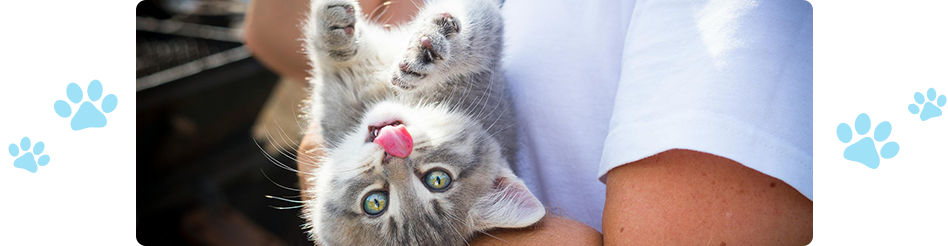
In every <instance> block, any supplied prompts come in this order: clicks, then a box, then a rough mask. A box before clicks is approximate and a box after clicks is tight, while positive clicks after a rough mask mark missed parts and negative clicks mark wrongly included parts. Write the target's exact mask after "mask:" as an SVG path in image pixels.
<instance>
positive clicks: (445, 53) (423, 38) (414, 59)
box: [392, 13, 461, 90]
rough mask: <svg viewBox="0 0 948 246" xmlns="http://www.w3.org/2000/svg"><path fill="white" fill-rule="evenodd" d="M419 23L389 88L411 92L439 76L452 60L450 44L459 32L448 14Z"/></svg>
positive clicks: (455, 20) (457, 24)
mask: <svg viewBox="0 0 948 246" xmlns="http://www.w3.org/2000/svg"><path fill="white" fill-rule="evenodd" d="M422 23H424V24H423V25H421V26H420V27H419V29H418V30H417V31H416V34H415V35H413V36H412V37H413V40H412V41H411V42H410V43H409V46H408V51H406V52H405V57H404V58H403V59H402V61H401V62H399V63H398V69H397V70H396V71H395V76H394V77H393V78H392V85H395V86H398V87H401V88H402V89H406V90H410V89H414V88H416V87H418V86H420V85H419V83H418V81H419V80H422V79H424V78H426V77H429V76H436V75H438V73H439V72H440V70H439V69H440V68H442V67H445V66H444V63H445V62H446V61H447V60H450V59H451V42H454V40H453V39H454V37H455V36H456V34H457V33H458V32H460V30H461V24H460V22H459V21H458V19H457V18H455V17H454V16H452V15H451V14H449V13H441V14H437V15H435V16H433V17H431V18H429V20H427V21H425V22H422Z"/></svg>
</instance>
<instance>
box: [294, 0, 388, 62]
mask: <svg viewBox="0 0 948 246" xmlns="http://www.w3.org/2000/svg"><path fill="white" fill-rule="evenodd" d="M310 8H311V10H310V11H311V12H310V17H309V19H308V20H307V22H306V23H305V26H304V35H305V40H306V45H307V50H306V51H307V53H308V54H309V56H310V60H312V61H314V62H317V63H330V64H314V65H335V64H334V63H338V62H346V61H350V60H352V59H353V58H354V57H356V56H357V54H359V53H360V52H371V51H369V50H367V49H366V48H365V47H364V46H360V45H359V43H360V41H361V39H362V38H363V37H366V36H371V35H363V32H366V31H367V30H364V29H372V30H371V31H375V30H376V29H377V28H375V27H372V28H368V26H366V23H365V21H364V20H363V19H362V18H363V17H362V11H361V9H360V8H359V4H358V3H357V2H356V1H355V0H314V1H312V3H311V7H310Z"/></svg>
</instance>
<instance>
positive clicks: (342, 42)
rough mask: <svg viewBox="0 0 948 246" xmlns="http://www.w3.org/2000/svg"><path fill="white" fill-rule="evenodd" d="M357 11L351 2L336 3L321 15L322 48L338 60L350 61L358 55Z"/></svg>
mask: <svg viewBox="0 0 948 246" xmlns="http://www.w3.org/2000/svg"><path fill="white" fill-rule="evenodd" d="M356 11H357V9H356V7H355V6H354V5H353V4H351V3H350V2H349V1H334V2H333V3H328V4H326V7H325V8H323V9H322V10H321V13H319V18H318V21H321V23H322V24H321V27H322V32H321V33H320V39H321V43H322V45H321V46H322V48H324V49H326V52H327V53H329V56H330V57H332V58H334V59H336V60H339V61H344V60H348V59H349V58H351V57H352V56H354V55H355V54H356V51H357V50H356V45H355V40H356V29H355V28H356V25H355V24H356V16H355V15H356Z"/></svg>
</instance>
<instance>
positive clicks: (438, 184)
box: [424, 170, 451, 191]
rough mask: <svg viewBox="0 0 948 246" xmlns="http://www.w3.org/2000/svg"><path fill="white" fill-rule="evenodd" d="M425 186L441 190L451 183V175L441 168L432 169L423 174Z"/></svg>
mask: <svg viewBox="0 0 948 246" xmlns="http://www.w3.org/2000/svg"><path fill="white" fill-rule="evenodd" d="M424 180H425V186H428V189H431V190H433V191H443V190H446V189H448V186H449V185H451V176H449V175H448V173H446V172H444V171H441V170H434V171H430V172H428V174H425V178H424Z"/></svg>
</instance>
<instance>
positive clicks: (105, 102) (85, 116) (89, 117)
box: [53, 80, 118, 131]
mask: <svg viewBox="0 0 948 246" xmlns="http://www.w3.org/2000/svg"><path fill="white" fill-rule="evenodd" d="M86 90H88V93H89V94H88V95H89V101H85V102H83V103H82V105H79V110H77V111H76V115H75V116H73V117H72V123H71V125H72V130H73V131H78V130H82V129H86V128H91V127H105V124H106V123H107V121H106V119H105V114H102V112H105V113H111V112H112V110H115V107H116V106H118V98H117V97H115V95H113V94H109V95H108V96H105V98H104V99H102V104H101V106H102V111H99V109H98V108H96V107H95V105H93V104H92V102H95V101H98V100H99V98H102V83H100V82H99V81H98V80H93V81H92V83H89V87H87V88H86ZM66 97H67V98H69V101H70V102H72V103H73V104H78V103H79V102H81V101H82V89H81V88H79V85H78V84H76V83H69V85H68V86H66ZM53 109H55V110H56V114H58V115H59V116H60V117H63V118H68V117H69V116H70V115H72V113H73V111H72V107H71V106H69V103H67V102H66V101H63V100H59V101H56V103H55V104H53Z"/></svg>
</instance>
